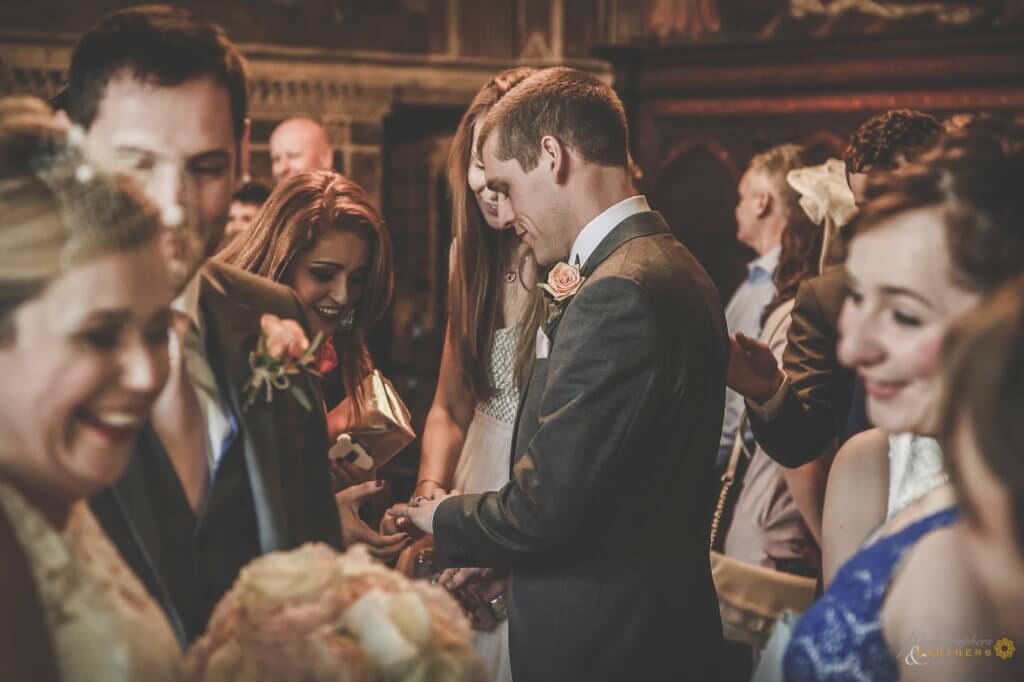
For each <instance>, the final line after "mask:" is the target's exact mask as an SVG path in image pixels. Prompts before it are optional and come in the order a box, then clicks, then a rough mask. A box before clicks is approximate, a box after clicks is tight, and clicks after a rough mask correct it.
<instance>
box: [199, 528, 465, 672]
mask: <svg viewBox="0 0 1024 682" xmlns="http://www.w3.org/2000/svg"><path fill="white" fill-rule="evenodd" d="M471 638H472V634H471V630H470V627H469V623H468V621H467V620H466V618H465V616H463V615H462V612H461V610H460V609H459V607H458V605H457V604H456V602H455V600H454V599H452V598H451V597H450V596H449V595H448V593H447V592H446V591H445V590H444V589H443V588H441V587H438V586H435V585H430V584H429V583H427V582H425V581H412V580H410V579H408V578H406V577H405V576H404V575H402V574H400V573H398V572H396V571H394V570H391V569H389V568H387V567H386V566H384V565H382V564H379V563H376V562H374V561H373V560H372V559H371V558H370V555H369V553H368V552H367V551H366V549H365V548H364V547H362V546H360V545H356V546H355V547H353V548H351V549H349V550H348V551H347V552H346V553H344V554H339V553H338V552H335V551H334V550H333V549H330V548H329V547H327V546H326V545H322V544H307V545H303V546H302V547H300V548H298V549H295V550H292V551H290V552H275V553H272V554H268V555H266V556H263V557H260V558H259V559H256V560H255V561H253V562H252V563H250V564H249V565H247V566H246V567H245V568H243V569H242V572H241V574H240V575H239V577H238V580H237V581H235V584H234V586H232V588H231V590H230V591H228V593H227V594H226V595H225V596H224V598H223V599H222V600H221V601H220V603H219V604H218V605H217V608H216V609H215V610H214V612H213V616H212V617H211V619H210V624H209V628H208V630H207V633H206V634H205V635H204V636H203V637H202V638H201V639H199V640H198V641H197V642H196V643H195V644H194V645H193V646H192V648H191V649H190V650H189V653H188V657H187V660H186V667H187V675H186V679H187V680H189V681H190V682H277V681H279V680H303V682H348V681H351V682H428V681H434V680H437V681H452V682H455V681H456V680H470V681H473V682H476V681H478V680H483V679H484V676H485V673H484V669H483V665H482V663H481V661H480V659H479V658H478V657H477V656H476V653H475V652H474V650H473V648H472V645H471V644H470V642H471Z"/></svg>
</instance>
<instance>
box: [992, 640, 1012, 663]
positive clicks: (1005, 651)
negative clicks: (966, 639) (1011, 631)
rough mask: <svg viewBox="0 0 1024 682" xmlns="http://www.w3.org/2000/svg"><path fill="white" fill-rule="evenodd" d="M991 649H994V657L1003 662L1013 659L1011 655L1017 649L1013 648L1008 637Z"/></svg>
mask: <svg viewBox="0 0 1024 682" xmlns="http://www.w3.org/2000/svg"><path fill="white" fill-rule="evenodd" d="M992 648H993V649H995V652H996V656H998V657H999V658H1001V659H1003V660H1004V661H1007V660H1009V659H1011V658H1013V655H1014V654H1015V653H1016V652H1017V647H1015V646H1013V640H1012V639H1009V638H1008V637H1003V638H1002V639H1001V640H999V641H998V642H996V644H995V646H994V647H992Z"/></svg>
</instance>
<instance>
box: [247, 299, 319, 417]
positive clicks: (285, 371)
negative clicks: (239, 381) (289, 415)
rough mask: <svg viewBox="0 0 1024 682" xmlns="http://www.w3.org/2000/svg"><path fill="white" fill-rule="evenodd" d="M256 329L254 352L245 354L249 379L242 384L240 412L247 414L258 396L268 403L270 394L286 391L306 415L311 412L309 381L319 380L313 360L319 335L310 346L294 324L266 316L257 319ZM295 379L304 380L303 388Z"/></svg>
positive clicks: (311, 401)
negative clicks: (258, 332) (314, 377)
mask: <svg viewBox="0 0 1024 682" xmlns="http://www.w3.org/2000/svg"><path fill="white" fill-rule="evenodd" d="M260 329H261V330H262V332H263V333H262V334H260V340H259V341H258V342H257V344H256V350H254V351H252V352H251V353H249V366H250V367H251V368H252V376H250V377H249V381H247V382H246V384H245V388H244V391H245V403H244V404H243V405H242V409H245V410H248V409H249V408H250V407H251V406H252V405H253V403H255V402H256V399H257V398H258V397H259V396H260V395H261V394H262V395H263V396H264V398H265V400H266V401H267V402H268V403H269V402H271V401H273V399H274V391H288V392H290V393H291V394H292V396H294V397H295V400H297V401H298V402H299V404H300V405H302V407H303V408H305V409H306V411H307V412H308V411H309V410H311V409H313V399H312V395H313V386H312V385H311V384H310V383H309V377H311V376H316V377H318V376H320V372H319V371H317V369H316V360H317V351H318V349H319V348H320V343H321V341H323V335H322V334H317V335H316V337H315V338H314V339H313V341H312V342H310V340H309V339H307V338H306V332H305V331H303V329H302V327H301V325H299V323H298V322H296V321H295V320H282V319H281V318H279V317H277V316H276V315H270V314H267V315H263V316H262V317H261V318H260ZM299 379H305V384H306V385H305V386H303V385H301V384H300V382H299Z"/></svg>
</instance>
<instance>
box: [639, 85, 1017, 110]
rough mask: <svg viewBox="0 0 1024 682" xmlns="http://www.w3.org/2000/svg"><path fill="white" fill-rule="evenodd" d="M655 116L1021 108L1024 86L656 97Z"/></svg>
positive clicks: (652, 107)
mask: <svg viewBox="0 0 1024 682" xmlns="http://www.w3.org/2000/svg"><path fill="white" fill-rule="evenodd" d="M650 106H651V109H652V113H653V114H654V115H655V116H742V115H750V114H792V113H807V112H853V111H877V110H881V109H902V108H907V109H923V110H950V111H956V110H970V109H1022V108H1024V87H1020V88H1014V89H1007V88H988V89H979V90H956V91H934V90H933V91H929V90H924V91H900V92H859V93H844V94H837V95H779V96H774V97H742V96H741V97H710V98H694V99H667V98H665V99H661V98H659V99H655V100H652V101H651V102H650Z"/></svg>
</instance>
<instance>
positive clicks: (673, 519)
mask: <svg viewBox="0 0 1024 682" xmlns="http://www.w3.org/2000/svg"><path fill="white" fill-rule="evenodd" d="M583 274H584V275H585V276H586V277H587V280H586V282H585V283H584V284H583V286H582V287H581V289H580V291H579V292H578V293H577V295H576V296H575V297H574V298H573V299H572V300H571V301H570V302H569V303H568V305H567V306H566V308H565V310H564V313H563V314H562V316H561V318H560V319H559V320H558V321H557V322H556V323H554V326H553V328H552V329H549V330H548V332H547V333H548V335H549V337H550V338H551V351H550V356H549V357H548V358H546V359H537V360H536V361H535V362H534V366H533V370H532V375H531V378H530V381H529V384H528V385H527V386H526V389H525V391H524V395H523V400H522V403H521V405H520V410H519V415H518V418H517V422H518V424H517V431H516V437H515V440H514V443H513V461H514V465H513V471H512V480H511V481H510V482H509V483H508V484H507V485H506V486H505V487H504V488H502V489H501V490H500V491H497V492H492V493H485V494H482V495H466V496H462V497H457V498H453V499H450V500H446V501H445V502H444V503H442V504H441V505H440V506H439V507H438V509H437V511H436V513H435V516H434V531H435V553H436V556H437V557H438V558H439V559H440V561H441V563H442V564H444V565H457V566H499V567H510V568H511V569H512V588H511V590H512V592H511V604H510V638H511V655H512V673H513V676H514V677H515V679H516V680H517V682H530V681H533V680H568V679H580V680H583V679H586V680H623V679H629V680H645V679H687V676H688V675H689V674H691V673H692V672H693V671H695V670H707V669H708V666H713V665H714V664H715V663H716V655H717V653H718V645H719V643H720V639H721V628H720V621H719V615H718V603H717V598H716V595H715V589H714V585H713V583H712V579H711V573H710V569H709V562H708V526H709V516H710V514H709V510H710V509H711V503H710V496H711V495H713V494H714V491H715V488H716V484H715V480H714V474H713V472H712V464H713V462H714V454H715V452H716V450H717V447H718V439H719V435H720V431H721V426H722V413H723V404H724V396H725V369H726V364H727V358H728V341H727V336H726V326H725V320H724V318H723V315H722V306H721V304H720V302H719V297H718V292H717V291H716V290H715V287H714V285H713V284H712V283H711V281H710V279H709V278H708V276H707V274H706V273H705V271H704V269H703V268H702V267H701V266H700V264H699V263H698V262H697V261H696V260H695V259H694V258H693V256H692V255H691V254H690V253H689V251H687V250H686V248H685V247H683V246H682V244H680V243H679V242H678V241H677V240H676V239H675V237H673V236H672V233H671V232H670V231H669V229H668V226H667V225H666V224H665V221H664V220H663V219H662V217H661V215H660V214H657V213H653V212H646V213H640V214H637V215H634V216H632V217H630V218H628V219H626V220H625V221H623V222H622V223H620V224H619V225H618V226H617V227H616V228H615V229H614V230H613V231H612V232H611V233H610V234H609V235H608V236H607V237H606V238H605V239H604V241H602V242H601V244H600V245H599V246H598V248H597V249H596V250H595V252H594V253H593V254H592V256H591V257H590V259H588V261H587V263H585V264H584V268H583ZM708 679H711V678H708Z"/></svg>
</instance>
